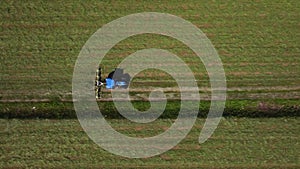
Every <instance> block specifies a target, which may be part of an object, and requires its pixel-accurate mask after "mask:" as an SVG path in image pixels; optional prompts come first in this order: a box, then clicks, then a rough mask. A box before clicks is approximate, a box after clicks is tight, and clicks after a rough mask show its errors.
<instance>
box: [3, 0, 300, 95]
mask: <svg viewBox="0 0 300 169" xmlns="http://www.w3.org/2000/svg"><path fill="white" fill-rule="evenodd" d="M138 12H162V13H170V14H173V15H176V16H179V17H182V18H183V19H186V20H187V21H190V22H191V23H192V24H194V25H196V26H197V27H198V28H200V29H201V30H202V31H203V32H204V33H205V34H206V35H207V36H208V38H209V39H210V40H211V42H212V44H213V45H214V46H215V48H216V50H217V51H218V53H219V55H220V58H221V59H222V62H223V65H224V69H225V73H226V79H227V84H228V88H229V90H230V93H229V96H230V97H228V98H230V99H249V98H250V99H265V98H269V99H273V98H285V99H295V98H299V83H300V76H299V75H300V66H299V63H300V60H299V58H300V57H299V53H300V44H299V42H300V36H299V34H300V29H299V17H300V12H299V1H297V0H292V1H238V2H237V1H234V0H230V1H211V2H207V1H198V0H192V1H185V2H179V1H157V2H152V1H151V2H150V1H149V2H148V1H144V2H140V1H139V2H136V1H128V2H127V1H126V2H125V1H113V2H108V1H101V2H100V1H95V0H91V1H88V2H86V1H64V3H63V4H62V3H60V2H55V1H51V2H50V1H47V2H45V1H28V2H18V1H1V2H0V21H1V22H0V30H1V31H0V59H1V64H0V71H1V72H0V99H1V100H3V101H6V100H20V101H22V100H27V101H28V100H43V99H50V100H53V99H57V98H58V99H68V100H70V99H71V82H72V73H73V68H74V65H75V61H76V59H77V56H78V54H79V52H80V50H81V48H82V46H83V45H84V44H85V42H86V41H87V40H88V38H89V37H90V36H91V35H92V34H93V33H94V32H96V31H97V30H98V29H99V28H101V27H102V26H103V25H104V24H106V23H108V22H110V21H113V20H115V19H117V18H119V17H122V16H126V15H128V14H133V13H138ZM154 47H155V48H162V49H167V50H169V51H171V52H173V53H174V54H177V55H178V56H179V57H181V58H183V60H184V61H186V63H187V64H188V65H189V66H190V67H191V69H192V70H193V71H194V74H195V76H196V79H197V80H199V83H198V85H199V87H207V86H209V82H208V76H207V72H206V71H205V68H204V66H203V64H202V63H201V62H200V60H199V59H197V57H196V56H195V54H194V53H193V52H192V51H191V50H190V49H189V48H188V47H186V46H184V45H183V44H182V43H181V42H178V41H176V40H174V39H171V38H166V37H162V36H157V35H140V36H134V37H131V38H128V39H125V40H124V41H122V42H120V43H118V44H117V45H116V46H115V47H114V48H113V49H112V50H111V51H110V52H109V53H108V54H107V56H106V59H105V60H103V63H102V65H103V66H104V71H105V72H104V74H105V75H107V74H108V73H109V72H110V71H111V70H112V69H113V68H114V67H116V66H117V65H118V63H120V61H121V60H122V59H124V58H125V57H126V56H128V55H129V54H131V53H133V52H135V51H137V50H141V49H146V48H154ZM95 70H96V68H95ZM125 71H126V70H125ZM165 78H166V76H165V75H164V74H159V73H153V72H148V73H147V72H145V73H144V74H140V76H138V77H137V79H136V80H137V81H138V80H140V81H143V80H149V79H156V80H157V79H159V80H161V79H165ZM146 87H147V85H146ZM240 92H245V93H243V94H240Z"/></svg>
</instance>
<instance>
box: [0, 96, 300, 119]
mask: <svg viewBox="0 0 300 169" xmlns="http://www.w3.org/2000/svg"><path fill="white" fill-rule="evenodd" d="M132 104H133V106H134V108H136V109H138V110H140V111H146V110H148V109H149V108H150V103H149V102H147V101H132ZM98 105H99V110H100V112H101V114H102V115H103V116H105V117H106V118H109V119H123V116H122V115H121V114H120V113H119V112H118V110H117V109H116V108H115V106H114V103H113V102H110V101H109V102H98ZM209 108H210V102H209V101H201V103H200V104H199V113H198V117H206V116H207V114H208V112H209ZM179 110H180V101H176V100H173V101H168V103H167V105H166V109H165V110H164V112H163V114H162V115H161V116H160V118H162V119H166V118H172V119H176V118H177V115H178V112H179ZM0 112H1V113H0V118H4V119H12V118H21V119H22V118H23V119H28V118H29V119H34V118H48V119H49V118H50V119H64V118H66V119H70V118H77V116H76V112H75V110H74V107H73V103H72V102H61V101H52V102H35V103H34V102H29V103H22V102H21V103H5V104H3V103H1V104H0ZM223 116H224V117H253V118H258V117H299V116H300V105H299V100H298V99H295V100H285V99H282V100H264V101H257V100H232V101H227V102H226V107H225V109H224V112H223Z"/></svg>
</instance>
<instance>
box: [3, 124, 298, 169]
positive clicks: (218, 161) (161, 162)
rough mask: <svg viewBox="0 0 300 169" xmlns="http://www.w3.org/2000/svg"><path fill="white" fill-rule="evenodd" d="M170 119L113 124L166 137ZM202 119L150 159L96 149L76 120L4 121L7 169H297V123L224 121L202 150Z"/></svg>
mask: <svg viewBox="0 0 300 169" xmlns="http://www.w3.org/2000/svg"><path fill="white" fill-rule="evenodd" d="M172 122H173V121H172V120H162V119H160V120H157V121H155V122H154V123H152V124H147V125H145V124H133V123H129V122H127V121H125V120H110V123H111V125H112V126H113V127H114V128H115V129H116V130H118V131H119V132H122V133H123V134H126V135H128V136H133V137H145V136H147V137H148V136H153V135H156V134H157V133H160V132H163V131H164V130H166V129H167V128H168V127H169V126H170V125H171V124H172ZM203 122H204V120H203V119H198V120H197V122H196V124H195V126H194V128H193V129H192V131H191V132H190V133H189V135H188V136H187V137H186V138H185V139H184V140H183V141H182V142H181V143H180V144H178V145H177V146H176V147H174V148H173V149H172V150H170V151H168V152H166V153H164V154H161V155H159V156H155V157H152V158H146V159H128V158H123V157H120V156H115V155H113V154H110V153H109V152H107V151H104V150H103V149H101V148H100V147H98V146H97V145H96V144H94V143H93V142H92V141H91V140H90V139H89V138H88V136H87V135H86V134H85V133H84V131H82V128H81V127H80V125H79V123H78V121H77V120H10V121H6V120H0V129H1V131H0V136H1V137H0V144H1V146H0V166H1V167H4V168H25V167H30V168H66V167H67V168H73V167H76V168H116V167H118V168H137V167H139V168H188V167H190V168H299V167H300V164H299V152H298V151H297V150H299V149H300V146H299V142H298V141H299V130H300V128H299V126H300V124H299V118H268V119H249V118H228V119H222V121H221V123H220V125H219V127H218V129H217V130H216V131H215V133H214V135H213V136H212V137H211V138H210V139H209V140H208V141H207V142H206V143H204V144H201V145H199V143H198V137H199V133H200V129H201V128H202V125H203Z"/></svg>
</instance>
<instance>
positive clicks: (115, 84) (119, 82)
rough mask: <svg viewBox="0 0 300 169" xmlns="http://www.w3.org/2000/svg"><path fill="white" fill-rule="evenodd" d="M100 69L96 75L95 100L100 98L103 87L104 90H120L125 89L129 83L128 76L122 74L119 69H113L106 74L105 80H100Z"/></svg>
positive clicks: (121, 70)
mask: <svg viewBox="0 0 300 169" xmlns="http://www.w3.org/2000/svg"><path fill="white" fill-rule="evenodd" d="M101 75H102V69H101V67H99V68H98V69H97V73H96V80H95V89H96V98H101V88H102V86H105V88H106V89H115V88H122V89H127V88H128V86H129V82H130V79H131V77H130V75H129V74H128V73H124V70H123V69H121V68H115V69H114V70H113V71H112V72H110V73H109V74H108V76H107V77H106V78H105V80H102V77H101Z"/></svg>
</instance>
